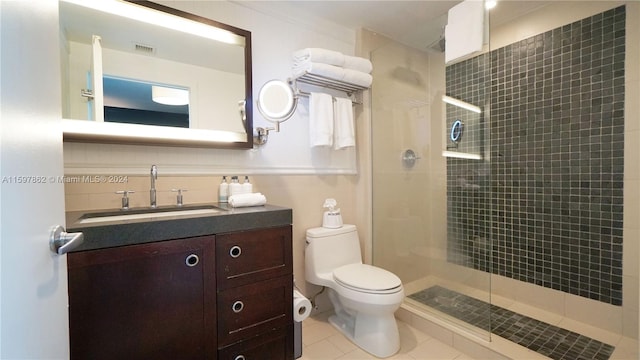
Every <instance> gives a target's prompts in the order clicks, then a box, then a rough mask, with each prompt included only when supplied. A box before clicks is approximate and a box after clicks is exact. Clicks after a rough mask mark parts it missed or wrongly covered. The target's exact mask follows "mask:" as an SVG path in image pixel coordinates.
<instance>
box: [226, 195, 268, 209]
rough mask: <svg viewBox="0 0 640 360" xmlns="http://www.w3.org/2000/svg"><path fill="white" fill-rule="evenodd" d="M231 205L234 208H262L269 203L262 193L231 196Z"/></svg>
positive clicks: (229, 200)
mask: <svg viewBox="0 0 640 360" xmlns="http://www.w3.org/2000/svg"><path fill="white" fill-rule="evenodd" d="M227 201H228V202H229V205H231V206H232V207H234V208H237V207H247V206H261V205H264V204H266V203H267V198H266V197H265V196H264V195H262V194H261V193H249V194H236V195H231V196H229V199H228V200H227Z"/></svg>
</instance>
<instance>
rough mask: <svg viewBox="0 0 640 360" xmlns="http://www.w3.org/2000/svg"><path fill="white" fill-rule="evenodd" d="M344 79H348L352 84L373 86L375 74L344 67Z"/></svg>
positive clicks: (366, 86)
mask: <svg viewBox="0 0 640 360" xmlns="http://www.w3.org/2000/svg"><path fill="white" fill-rule="evenodd" d="M342 81H346V82H349V83H352V84H356V85H360V86H363V87H365V88H368V87H370V86H371V83H372V82H373V76H371V74H367V73H363V72H361V71H356V70H351V69H344V76H343V77H342Z"/></svg>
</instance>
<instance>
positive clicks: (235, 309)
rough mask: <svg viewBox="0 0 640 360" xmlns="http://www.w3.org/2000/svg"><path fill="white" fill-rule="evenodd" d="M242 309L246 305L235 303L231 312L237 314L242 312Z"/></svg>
mask: <svg viewBox="0 0 640 360" xmlns="http://www.w3.org/2000/svg"><path fill="white" fill-rule="evenodd" d="M242 309H244V303H243V302H242V301H240V300H238V301H236V302H234V303H233V305H231V310H233V312H234V313H236V314H237V313H239V312H240V311H242Z"/></svg>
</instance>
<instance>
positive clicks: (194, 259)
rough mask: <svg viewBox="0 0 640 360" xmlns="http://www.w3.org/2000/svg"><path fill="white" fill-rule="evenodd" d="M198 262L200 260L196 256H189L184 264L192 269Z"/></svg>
mask: <svg viewBox="0 0 640 360" xmlns="http://www.w3.org/2000/svg"><path fill="white" fill-rule="evenodd" d="M199 262H200V258H199V257H198V255H196V254H191V255H189V256H187V258H186V259H185V260H184V263H185V264H187V266H188V267H194V266H196V265H198V263H199Z"/></svg>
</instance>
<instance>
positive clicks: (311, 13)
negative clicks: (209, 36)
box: [236, 0, 552, 50]
mask: <svg viewBox="0 0 640 360" xmlns="http://www.w3.org/2000/svg"><path fill="white" fill-rule="evenodd" d="M498 1H499V3H498V6H497V7H496V8H494V9H493V10H491V13H490V23H491V26H492V27H495V26H498V25H500V24H503V23H505V22H508V21H511V20H513V19H515V18H517V17H519V16H521V15H524V14H526V13H528V12H530V11H533V10H535V9H537V8H540V7H542V6H544V5H547V4H549V3H551V2H552V1H530V0H502V1H500V0H498ZM236 2H237V3H239V4H242V5H244V6H247V7H250V8H253V9H256V10H258V11H261V12H265V13H269V14H275V15H278V16H281V17H284V18H296V19H298V20H300V21H307V22H310V23H313V21H314V20H317V19H318V18H320V19H323V20H326V21H330V22H333V23H335V24H338V25H342V26H344V27H347V28H350V29H358V28H366V29H369V30H372V31H374V32H377V33H379V34H383V35H386V36H387V37H390V38H392V39H394V40H396V41H398V42H401V43H404V44H406V45H409V46H411V47H414V48H416V49H421V50H426V49H427V48H428V47H429V46H430V45H432V44H433V43H435V42H436V41H438V40H439V39H440V36H441V35H442V29H443V27H444V26H445V25H446V21H447V12H448V10H449V9H450V8H451V7H453V6H455V5H456V4H458V3H460V2H461V0H413V1H389V0H386V1H385V0H381V1H378V0H374V1H364V0H356V1H340V0H332V1H300V0H298V1H245V0H237V1H236Z"/></svg>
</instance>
